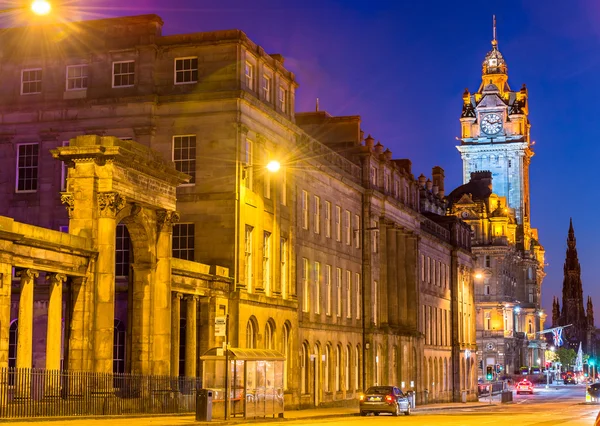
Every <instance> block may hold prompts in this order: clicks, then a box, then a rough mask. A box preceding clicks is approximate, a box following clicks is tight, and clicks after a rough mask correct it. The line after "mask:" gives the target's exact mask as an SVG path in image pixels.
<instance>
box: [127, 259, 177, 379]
mask: <svg viewBox="0 0 600 426" xmlns="http://www.w3.org/2000/svg"><path fill="white" fill-rule="evenodd" d="M132 269H133V279H132V280H130V283H131V288H130V289H129V291H130V293H132V295H131V297H130V299H129V300H130V301H131V302H132V303H131V306H129V307H128V310H131V315H129V318H130V320H131V327H130V330H131V332H130V337H131V347H130V354H131V358H130V367H131V373H132V374H153V373H152V370H151V367H150V359H151V352H152V351H153V349H152V347H151V346H152V338H153V333H152V324H153V322H154V318H153V317H154V312H153V310H152V296H151V294H150V293H151V290H150V289H152V287H153V286H155V285H156V284H155V280H153V279H152V277H153V271H152V269H153V266H152V265H150V264H147V263H135V264H133V265H132ZM149 290H150V291H149ZM167 321H169V319H168V318H167ZM169 344H170V342H169Z"/></svg>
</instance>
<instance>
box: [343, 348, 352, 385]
mask: <svg viewBox="0 0 600 426" xmlns="http://www.w3.org/2000/svg"><path fill="white" fill-rule="evenodd" d="M350 352H351V351H350V346H346V357H345V360H344V361H345V364H344V367H345V368H344V374H345V375H346V390H347V391H349V390H350V358H351V357H350Z"/></svg>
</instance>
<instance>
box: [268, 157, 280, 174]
mask: <svg viewBox="0 0 600 426" xmlns="http://www.w3.org/2000/svg"><path fill="white" fill-rule="evenodd" d="M280 168H281V164H279V161H275V160H272V161H270V162H269V164H267V170H268V171H270V172H271V173H275V172H277V171H279V169H280Z"/></svg>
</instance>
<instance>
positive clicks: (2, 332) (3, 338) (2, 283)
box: [0, 263, 12, 369]
mask: <svg viewBox="0 0 600 426" xmlns="http://www.w3.org/2000/svg"><path fill="white" fill-rule="evenodd" d="M11 285H12V265H11V264H10V263H0V369H2V368H8V335H9V332H10V292H11Z"/></svg>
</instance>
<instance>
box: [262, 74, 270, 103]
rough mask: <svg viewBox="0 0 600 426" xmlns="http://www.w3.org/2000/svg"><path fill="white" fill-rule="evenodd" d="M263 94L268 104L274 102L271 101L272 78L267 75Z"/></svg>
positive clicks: (263, 84)
mask: <svg viewBox="0 0 600 426" xmlns="http://www.w3.org/2000/svg"><path fill="white" fill-rule="evenodd" d="M262 92H263V99H264V100H265V101H267V102H272V101H271V78H270V77H269V76H267V75H263V81H262Z"/></svg>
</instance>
